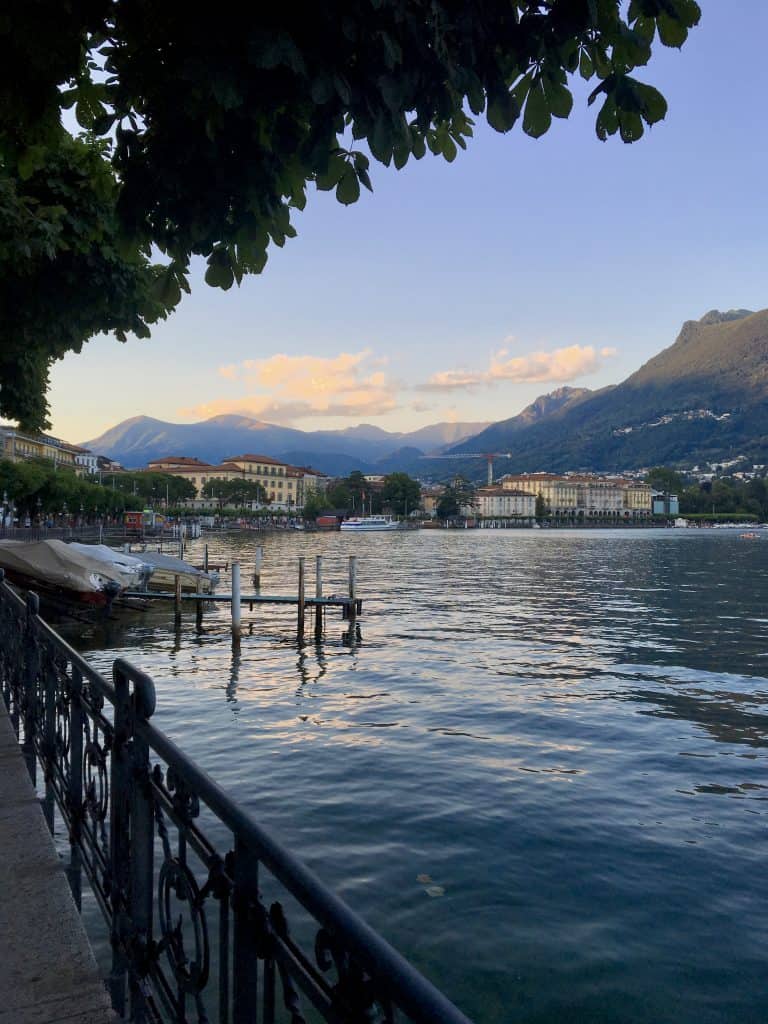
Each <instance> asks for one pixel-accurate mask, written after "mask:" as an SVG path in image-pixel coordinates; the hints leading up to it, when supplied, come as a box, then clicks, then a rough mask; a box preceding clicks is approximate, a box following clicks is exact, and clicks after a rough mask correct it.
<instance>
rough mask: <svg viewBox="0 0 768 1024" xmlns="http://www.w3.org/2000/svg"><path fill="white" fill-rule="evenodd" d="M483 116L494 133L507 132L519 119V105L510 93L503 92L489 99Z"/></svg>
mask: <svg viewBox="0 0 768 1024" xmlns="http://www.w3.org/2000/svg"><path fill="white" fill-rule="evenodd" d="M485 116H486V119H487V121H488V124H489V125H490V126H491V128H493V129H495V131H497V132H508V131H509V130H510V128H512V127H513V125H514V123H515V121H517V119H518V117H520V105H519V103H518V102H517V100H516V99H515V97H514V96H513V95H512V93H511V92H507V91H506V90H505V91H503V92H500V93H497V94H496V95H495V96H494V97H493V98H489V101H488V110H487V112H486V115H485Z"/></svg>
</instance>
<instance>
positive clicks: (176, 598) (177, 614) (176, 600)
mask: <svg viewBox="0 0 768 1024" xmlns="http://www.w3.org/2000/svg"><path fill="white" fill-rule="evenodd" d="M173 613H174V618H175V620H176V625H177V626H178V625H179V624H180V623H181V576H174V577H173Z"/></svg>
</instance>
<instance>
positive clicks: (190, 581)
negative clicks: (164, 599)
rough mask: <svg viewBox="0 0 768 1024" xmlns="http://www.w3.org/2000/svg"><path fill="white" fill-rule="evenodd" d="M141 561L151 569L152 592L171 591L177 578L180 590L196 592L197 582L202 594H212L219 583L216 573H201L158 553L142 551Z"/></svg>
mask: <svg viewBox="0 0 768 1024" xmlns="http://www.w3.org/2000/svg"><path fill="white" fill-rule="evenodd" d="M141 560H142V562H146V563H147V564H148V565H150V566H151V568H152V577H151V579H150V583H149V585H150V588H151V589H154V590H173V588H174V587H175V585H176V577H177V576H180V577H181V589H182V590H187V591H195V590H197V583H198V580H199V581H200V590H201V592H202V593H203V594H212V593H213V591H214V589H215V587H216V584H217V583H218V582H219V577H218V573H206V572H203V571H202V570H201V569H196V568H195V566H194V565H190V564H189V562H184V561H182V559H181V558H174V557H173V556H172V555H163V554H161V553H160V552H159V551H143V552H142V553H141Z"/></svg>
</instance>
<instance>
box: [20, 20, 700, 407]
mask: <svg viewBox="0 0 768 1024" xmlns="http://www.w3.org/2000/svg"><path fill="white" fill-rule="evenodd" d="M699 17H700V10H699V7H698V5H697V4H696V3H695V2H694V0H630V2H629V3H628V4H627V3H625V2H624V0H469V2H462V3H458V2H456V0H411V2H409V3H407V4H406V3H401V2H399V0H366V2H364V3H361V2H359V0H358V2H354V0H348V2H341V0H337V2H333V0H331V2H329V3H325V4H315V5H311V6H307V5H295V4H294V5H291V4H268V5H263V4H261V5H259V4H255V5H251V6H247V5H245V6H243V5H240V4H237V5H235V4H231V3H226V2H225V3H224V4H223V6H222V5H220V6H218V7H217V8H216V10H215V12H212V11H211V10H210V9H209V8H207V7H204V6H202V7H195V6H194V5H190V4H188V3H182V2H180V0H167V2H164V3H155V2H153V0H130V2H127V0H69V2H67V3H61V2H60V0H29V2H25V3H21V2H19V0H16V2H15V3H12V4H11V5H10V7H9V8H7V9H6V10H5V11H4V13H3V14H2V16H0V54H2V58H3V60H2V62H1V63H0V67H1V68H2V70H1V71H0V263H1V264H2V271H3V273H2V281H3V285H2V288H3V294H2V296H0V300H1V301H2V310H3V312H2V314H1V315H0V412H2V413H4V414H6V415H8V416H11V417H12V418H15V419H18V420H19V421H20V422H21V423H22V424H23V425H25V426H28V427H36V426H41V425H43V424H44V423H45V420H46V408H47V407H46V403H45V397H44V388H45V384H46V381H47V372H48V368H49V367H50V364H51V362H52V361H53V360H55V359H58V358H60V357H61V356H62V355H64V354H65V352H67V351H79V349H80V347H81V346H82V344H83V343H84V342H85V341H87V340H88V339H89V338H90V337H92V336H93V335H94V334H96V333H99V332H100V331H114V332H115V333H116V334H117V335H118V337H125V336H126V335H127V333H133V334H136V335H137V336H139V337H143V336H146V335H147V334H148V333H149V326H148V325H149V324H150V323H152V322H153V321H156V320H157V319H159V318H160V317H163V316H165V315H167V314H168V313H169V312H170V311H171V310H172V309H173V308H174V306H175V305H177V303H178V302H179V300H180V298H181V294H182V291H188V290H189V284H188V277H189V267H190V259H191V257H193V256H195V255H197V256H202V257H204V258H205V259H206V261H207V272H206V280H207V282H208V284H210V285H213V286H216V287H220V288H224V289H226V288H230V287H231V286H232V284H233V283H235V282H237V283H238V284H239V283H240V281H241V280H242V277H243V275H244V274H248V273H259V272H261V271H262V270H263V268H264V266H265V264H266V261H267V255H268V249H269V246H270V245H271V244H274V245H277V246H282V245H284V244H285V241H286V239H287V238H290V237H293V236H294V235H295V228H294V227H293V225H292V223H291V218H292V213H293V211H294V210H297V209H298V210H300V209H302V208H303V207H304V205H305V203H306V201H307V192H308V189H309V187H310V186H314V187H316V188H318V189H324V190H334V191H335V195H336V198H337V199H338V200H339V202H340V203H342V204H344V205H348V204H351V203H354V202H355V201H356V200H357V199H358V198H359V195H360V189H361V187H363V188H367V189H370V188H371V187H372V183H371V179H370V173H369V172H370V157H373V159H374V160H376V161H378V162H380V163H382V164H385V165H390V164H394V165H395V167H397V168H402V167H403V166H405V164H406V163H407V162H408V161H409V160H410V159H412V158H413V159H420V158H422V157H423V156H424V155H425V154H426V153H427V152H428V151H429V152H431V153H433V154H435V155H438V156H442V157H443V158H444V159H445V160H447V161H449V162H450V161H452V160H454V159H455V158H456V155H457V152H458V150H459V149H465V148H466V145H467V140H468V139H469V138H470V137H471V135H472V129H473V115H474V116H475V117H477V116H480V115H483V116H484V117H485V118H486V120H487V121H488V123H489V124H490V125H491V127H492V128H494V129H495V130H497V131H500V132H507V131H509V130H510V129H511V128H513V127H514V126H515V124H516V123H518V122H519V121H520V122H521V124H522V130H523V131H524V132H525V133H526V134H528V135H530V136H533V137H538V136H540V135H543V134H544V133H545V132H546V131H547V130H548V129H549V127H550V125H551V123H552V118H553V117H556V118H564V117H567V116H568V115H569V113H570V111H571V108H572V104H573V96H572V92H571V89H570V87H569V81H570V80H569V76H573V75H580V76H581V77H582V78H584V79H585V80H587V81H590V82H594V87H593V89H592V91H591V92H590V94H589V103H590V104H592V103H595V102H596V103H597V104H598V112H597V117H596V131H597V134H598V136H599V138H601V139H603V140H604V139H606V138H608V137H609V136H611V135H616V134H618V135H619V136H620V138H621V139H622V140H623V141H624V142H634V141H636V140H637V139H639V138H640V137H641V136H642V134H643V131H644V126H645V125H650V124H654V123H655V122H657V121H659V120H661V119H662V118H663V117H664V116H665V113H666V109H667V105H666V101H665V100H664V98H663V97H662V96H661V94H660V93H659V92H658V91H657V90H656V89H655V88H654V87H653V86H652V85H650V84H648V83H647V82H643V81H640V80H639V79H638V78H637V77H636V76H635V75H634V74H633V72H635V71H636V69H637V68H640V67H643V66H644V65H646V64H647V63H648V61H649V60H650V58H651V55H652V49H653V46H654V45H655V43H656V40H657V39H658V41H660V42H661V43H662V44H663V45H665V46H681V45H682V44H683V43H684V41H685V39H686V37H687V34H688V30H689V29H690V28H691V27H692V26H694V25H695V24H696V23H697V22H698V20H699ZM64 108H72V109H73V110H74V115H75V117H76V119H77V122H78V124H79V125H80V127H81V129H82V132H83V136H82V138H80V139H78V140H76V141H73V139H72V136H71V135H70V134H69V133H68V132H67V131H66V130H65V129H64V128H63V127H62V122H61V114H62V109H64ZM158 253H159V254H160V259H161V261H162V262H161V263H160V264H156V265H153V264H152V262H151V259H152V258H153V256H154V257H157V254H158ZM9 275H10V278H9ZM12 287H13V288H16V289H17V292H16V293H15V294H16V295H17V296H18V297H17V298H14V300H13V302H12V303H11V305H10V307H9V305H8V301H7V300H8V298H9V296H10V295H11V288H12Z"/></svg>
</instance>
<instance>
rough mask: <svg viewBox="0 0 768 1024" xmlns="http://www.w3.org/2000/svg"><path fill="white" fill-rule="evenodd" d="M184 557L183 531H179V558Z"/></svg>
mask: <svg viewBox="0 0 768 1024" xmlns="http://www.w3.org/2000/svg"><path fill="white" fill-rule="evenodd" d="M183 557H184V538H183V537H182V536H181V530H179V558H183Z"/></svg>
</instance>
